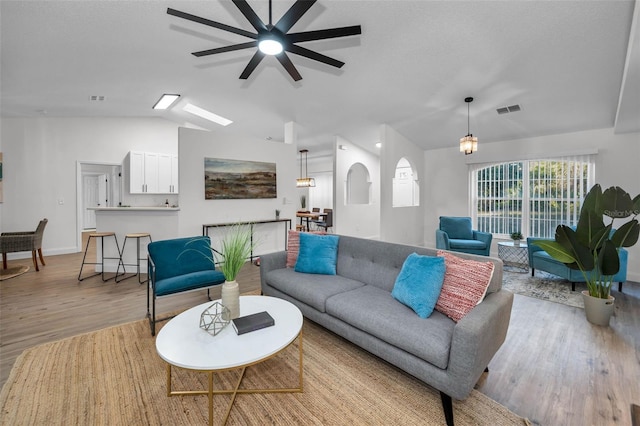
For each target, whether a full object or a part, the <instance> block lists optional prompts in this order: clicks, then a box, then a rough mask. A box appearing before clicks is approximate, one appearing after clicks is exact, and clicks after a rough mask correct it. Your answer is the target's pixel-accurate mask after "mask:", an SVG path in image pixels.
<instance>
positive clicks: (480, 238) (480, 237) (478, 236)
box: [473, 231, 493, 247]
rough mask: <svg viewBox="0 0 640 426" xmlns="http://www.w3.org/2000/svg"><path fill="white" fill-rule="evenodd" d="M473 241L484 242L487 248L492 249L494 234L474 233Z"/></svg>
mask: <svg viewBox="0 0 640 426" xmlns="http://www.w3.org/2000/svg"><path fill="white" fill-rule="evenodd" d="M473 239H474V240H478V241H482V242H483V243H485V244H486V245H487V247H491V240H492V239H493V234H491V233H489V232H482V231H473Z"/></svg>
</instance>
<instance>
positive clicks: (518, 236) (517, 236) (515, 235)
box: [511, 231, 524, 240]
mask: <svg viewBox="0 0 640 426" xmlns="http://www.w3.org/2000/svg"><path fill="white" fill-rule="evenodd" d="M523 238H524V237H523V236H522V234H521V233H520V231H516V232H512V233H511V239H512V240H521V239H523Z"/></svg>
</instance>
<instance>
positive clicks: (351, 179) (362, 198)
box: [344, 163, 371, 204]
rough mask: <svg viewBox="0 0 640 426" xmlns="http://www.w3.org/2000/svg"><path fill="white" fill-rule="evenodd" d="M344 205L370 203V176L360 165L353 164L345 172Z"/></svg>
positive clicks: (364, 167)
mask: <svg viewBox="0 0 640 426" xmlns="http://www.w3.org/2000/svg"><path fill="white" fill-rule="evenodd" d="M344 194H345V204H369V203H370V202H371V175H370V173H369V169H367V167H366V166H365V165H364V164H362V163H354V164H352V165H351V167H350V168H349V171H348V172H347V180H346V182H345V191H344Z"/></svg>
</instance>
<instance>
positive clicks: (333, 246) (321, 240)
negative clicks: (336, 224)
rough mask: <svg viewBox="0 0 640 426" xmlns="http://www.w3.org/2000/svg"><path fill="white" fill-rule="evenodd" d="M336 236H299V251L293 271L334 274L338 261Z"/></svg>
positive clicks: (305, 234) (305, 233) (306, 233)
mask: <svg viewBox="0 0 640 426" xmlns="http://www.w3.org/2000/svg"><path fill="white" fill-rule="evenodd" d="M339 240H340V237H339V236H337V235H315V234H309V233H308V232H303V233H302V234H300V251H299V253H298V260H297V261H296V266H295V271H296V272H304V273H307V274H324V275H335V274H336V262H337V260H338V241H339Z"/></svg>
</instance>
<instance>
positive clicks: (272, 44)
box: [258, 37, 283, 55]
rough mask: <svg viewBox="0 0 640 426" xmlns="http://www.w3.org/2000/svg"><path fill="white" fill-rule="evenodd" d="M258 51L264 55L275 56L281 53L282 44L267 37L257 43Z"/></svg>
mask: <svg viewBox="0 0 640 426" xmlns="http://www.w3.org/2000/svg"><path fill="white" fill-rule="evenodd" d="M258 49H260V51H261V52H262V53H264V54H265V55H277V54H279V53H282V50H283V47H282V43H280V42H279V41H278V40H276V39H274V38H272V37H268V38H264V39H262V40H260V42H259V43H258Z"/></svg>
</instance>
